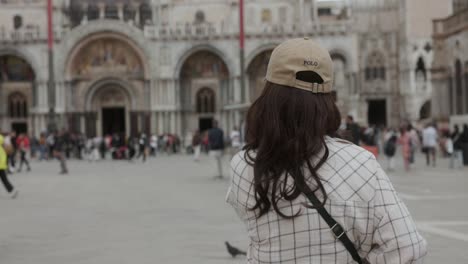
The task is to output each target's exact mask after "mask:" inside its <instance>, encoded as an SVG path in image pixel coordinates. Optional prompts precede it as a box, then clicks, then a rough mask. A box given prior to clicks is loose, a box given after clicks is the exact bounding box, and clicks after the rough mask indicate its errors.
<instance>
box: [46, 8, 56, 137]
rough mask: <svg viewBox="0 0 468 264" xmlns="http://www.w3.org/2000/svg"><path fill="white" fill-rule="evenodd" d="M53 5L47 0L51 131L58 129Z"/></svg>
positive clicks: (49, 121) (49, 125)
mask: <svg viewBox="0 0 468 264" xmlns="http://www.w3.org/2000/svg"><path fill="white" fill-rule="evenodd" d="M52 16H53V5H52V0H47V48H48V49H47V51H48V61H49V80H48V83H47V95H48V98H47V99H48V105H49V120H48V125H47V130H48V132H49V133H51V132H55V131H56V130H57V124H56V120H55V75H54V52H53V47H54V30H53V28H52Z"/></svg>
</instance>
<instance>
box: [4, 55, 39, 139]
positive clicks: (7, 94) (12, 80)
mask: <svg viewBox="0 0 468 264" xmlns="http://www.w3.org/2000/svg"><path fill="white" fill-rule="evenodd" d="M35 79H36V76H35V73H34V71H33V69H32V67H31V65H30V64H29V63H28V62H26V61H25V60H24V59H22V58H20V57H18V56H14V55H3V56H0V127H3V129H6V130H11V131H16V132H17V133H29V132H31V131H30V127H31V121H32V120H31V115H30V112H29V109H31V107H32V105H33V102H34V92H35Z"/></svg>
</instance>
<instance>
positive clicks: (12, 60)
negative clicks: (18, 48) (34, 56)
mask: <svg viewBox="0 0 468 264" xmlns="http://www.w3.org/2000/svg"><path fill="white" fill-rule="evenodd" d="M34 79H35V75H34V71H33V70H32V68H31V66H30V65H29V64H28V63H27V62H26V61H24V60H23V59H21V58H18V57H16V56H1V57H0V82H2V81H3V82H8V81H13V82H30V81H33V80H34Z"/></svg>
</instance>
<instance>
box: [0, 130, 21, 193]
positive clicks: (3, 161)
mask: <svg viewBox="0 0 468 264" xmlns="http://www.w3.org/2000/svg"><path fill="white" fill-rule="evenodd" d="M3 143H4V137H3V135H1V134H0V179H1V181H2V183H3V186H4V187H5V189H6V191H7V192H8V194H9V195H10V197H11V198H13V199H14V198H16V196H18V190H17V189H16V188H15V187H13V185H12V184H11V183H10V181H9V180H8V176H7V173H6V171H7V169H8V164H7V154H6V152H5V149H4V148H3Z"/></svg>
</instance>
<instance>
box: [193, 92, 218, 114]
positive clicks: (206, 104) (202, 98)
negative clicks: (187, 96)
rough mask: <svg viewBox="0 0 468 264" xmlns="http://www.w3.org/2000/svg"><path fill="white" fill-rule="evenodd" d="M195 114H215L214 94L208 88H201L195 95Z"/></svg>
mask: <svg viewBox="0 0 468 264" xmlns="http://www.w3.org/2000/svg"><path fill="white" fill-rule="evenodd" d="M197 112H198V113H200V114H202V113H214V112H215V93H214V92H213V90H212V89H210V88H202V89H200V91H198V93H197Z"/></svg>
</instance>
